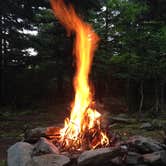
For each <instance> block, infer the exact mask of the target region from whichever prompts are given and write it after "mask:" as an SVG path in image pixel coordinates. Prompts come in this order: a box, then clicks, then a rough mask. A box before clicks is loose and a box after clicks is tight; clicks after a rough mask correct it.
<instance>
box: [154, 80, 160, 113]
mask: <svg viewBox="0 0 166 166" xmlns="http://www.w3.org/2000/svg"><path fill="white" fill-rule="evenodd" d="M159 109H160V95H159V81H158V80H156V81H155V111H156V113H158V112H159Z"/></svg>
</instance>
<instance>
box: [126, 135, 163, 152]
mask: <svg viewBox="0 0 166 166" xmlns="http://www.w3.org/2000/svg"><path fill="white" fill-rule="evenodd" d="M127 144H128V146H129V148H130V149H134V151H136V152H139V153H142V154H145V153H152V152H156V151H160V150H163V148H162V144H161V143H159V142H157V141H156V140H153V139H151V138H146V137H142V136H133V137H130V138H129V140H128V141H127ZM132 151H133V150H132Z"/></svg>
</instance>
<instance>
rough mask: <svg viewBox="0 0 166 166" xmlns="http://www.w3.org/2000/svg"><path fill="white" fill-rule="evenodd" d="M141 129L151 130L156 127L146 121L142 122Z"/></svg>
mask: <svg viewBox="0 0 166 166" xmlns="http://www.w3.org/2000/svg"><path fill="white" fill-rule="evenodd" d="M140 129H144V130H148V131H151V130H153V129H154V127H153V126H152V124H151V123H149V122H146V123H142V125H141V126H140Z"/></svg>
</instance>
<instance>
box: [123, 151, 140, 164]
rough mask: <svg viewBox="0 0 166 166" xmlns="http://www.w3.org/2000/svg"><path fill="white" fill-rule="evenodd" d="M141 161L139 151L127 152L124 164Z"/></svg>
mask: <svg viewBox="0 0 166 166" xmlns="http://www.w3.org/2000/svg"><path fill="white" fill-rule="evenodd" d="M142 163H143V157H142V155H141V154H139V153H135V152H128V154H127V157H126V160H125V164H126V165H138V164H142Z"/></svg>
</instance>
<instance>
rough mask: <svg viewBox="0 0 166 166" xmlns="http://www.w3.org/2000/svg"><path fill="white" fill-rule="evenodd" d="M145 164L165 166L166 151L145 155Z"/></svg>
mask: <svg viewBox="0 0 166 166" xmlns="http://www.w3.org/2000/svg"><path fill="white" fill-rule="evenodd" d="M143 158H144V162H145V163H147V164H150V165H154V166H156V165H159V166H165V165H166V151H164V150H163V151H159V152H154V153H149V154H144V155H143Z"/></svg>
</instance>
